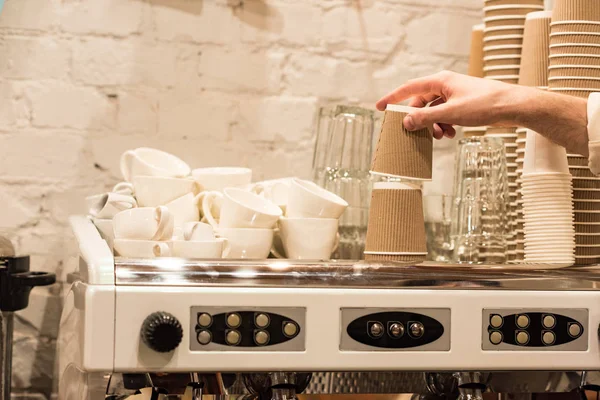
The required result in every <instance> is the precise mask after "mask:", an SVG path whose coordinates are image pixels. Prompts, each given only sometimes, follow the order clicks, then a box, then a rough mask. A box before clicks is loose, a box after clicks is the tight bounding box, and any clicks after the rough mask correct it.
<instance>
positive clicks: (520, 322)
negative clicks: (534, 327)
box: [517, 315, 529, 328]
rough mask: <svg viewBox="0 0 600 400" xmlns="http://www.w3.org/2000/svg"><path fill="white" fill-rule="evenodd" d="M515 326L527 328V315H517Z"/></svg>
mask: <svg viewBox="0 0 600 400" xmlns="http://www.w3.org/2000/svg"><path fill="white" fill-rule="evenodd" d="M517 326H518V327H519V328H527V327H528V326H529V317H528V316H527V315H519V316H518V317H517Z"/></svg>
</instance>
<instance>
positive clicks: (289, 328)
mask: <svg viewBox="0 0 600 400" xmlns="http://www.w3.org/2000/svg"><path fill="white" fill-rule="evenodd" d="M297 333H298V325H296V324H295V323H293V322H286V323H285V324H284V325H283V334H284V335H285V336H287V337H292V336H296V334H297Z"/></svg>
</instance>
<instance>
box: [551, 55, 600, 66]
mask: <svg viewBox="0 0 600 400" xmlns="http://www.w3.org/2000/svg"><path fill="white" fill-rule="evenodd" d="M549 62H550V63H549V66H551V67H554V66H560V65H600V54H598V55H583V56H582V55H575V54H560V55H554V56H550V58H549Z"/></svg>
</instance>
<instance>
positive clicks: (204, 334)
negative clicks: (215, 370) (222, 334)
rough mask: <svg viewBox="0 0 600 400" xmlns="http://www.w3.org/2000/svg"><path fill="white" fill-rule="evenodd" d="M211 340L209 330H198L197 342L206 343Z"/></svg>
mask: <svg viewBox="0 0 600 400" xmlns="http://www.w3.org/2000/svg"><path fill="white" fill-rule="evenodd" d="M211 341H212V335H211V334H210V332H209V331H200V332H198V343H200V344H203V345H207V344H209V343H210V342H211Z"/></svg>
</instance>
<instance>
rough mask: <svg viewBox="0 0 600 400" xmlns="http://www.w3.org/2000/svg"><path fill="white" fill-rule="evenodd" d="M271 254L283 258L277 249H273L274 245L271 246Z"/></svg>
mask: <svg viewBox="0 0 600 400" xmlns="http://www.w3.org/2000/svg"><path fill="white" fill-rule="evenodd" d="M271 254H273V255H274V256H275V257H277V258H285V257H284V256H282V255H281V254H279V252H278V251H277V250H275V246H273V247H271Z"/></svg>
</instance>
